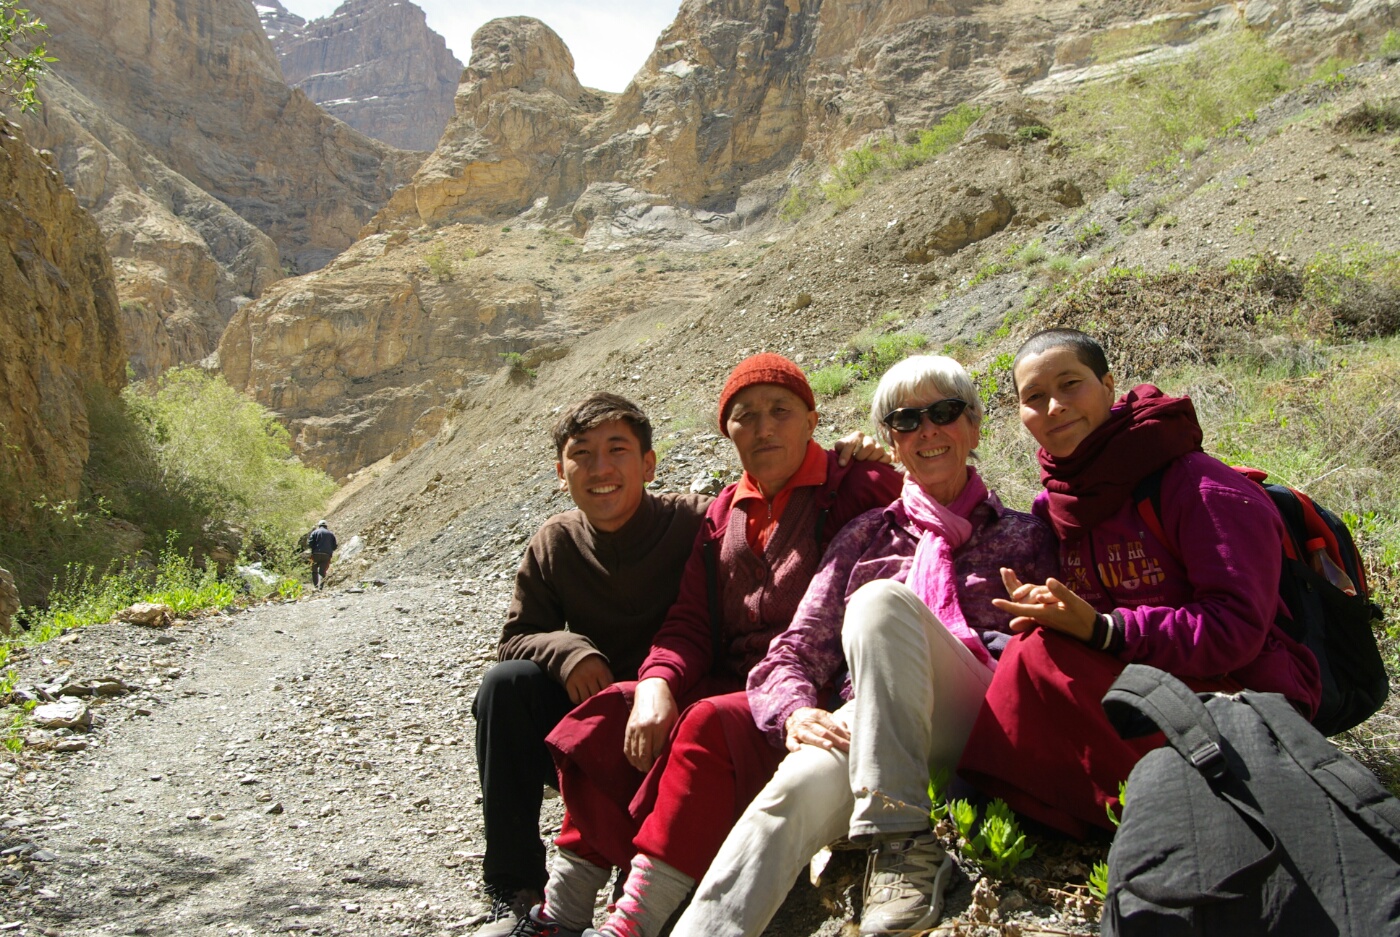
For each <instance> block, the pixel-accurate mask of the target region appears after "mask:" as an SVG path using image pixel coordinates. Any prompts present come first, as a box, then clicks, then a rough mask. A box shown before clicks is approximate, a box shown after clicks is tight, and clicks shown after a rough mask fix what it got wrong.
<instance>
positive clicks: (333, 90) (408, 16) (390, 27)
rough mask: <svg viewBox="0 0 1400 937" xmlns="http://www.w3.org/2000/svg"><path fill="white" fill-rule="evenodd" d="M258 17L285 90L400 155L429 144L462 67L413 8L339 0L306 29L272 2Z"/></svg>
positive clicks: (389, 1) (448, 108)
mask: <svg viewBox="0 0 1400 937" xmlns="http://www.w3.org/2000/svg"><path fill="white" fill-rule="evenodd" d="M258 14H259V17H260V18H261V20H262V22H263V25H264V28H265V29H266V30H267V34H268V38H269V39H270V40H272V46H273V48H274V49H276V50H277V57H278V60H279V61H280V62H281V64H282V75H283V77H284V78H285V79H286V81H287V84H289V85H291V86H292V87H294V88H299V89H301V90H302V91H304V92H306V96H307V97H309V98H310V99H311V100H312V101H315V102H316V103H317V104H319V105H320V106H321V108H322V109H323V110H325V111H326V113H328V114H330V115H331V116H333V117H336V118H338V119H339V120H342V121H344V122H345V123H346V124H348V125H350V126H351V127H354V128H355V129H356V130H358V131H360V133H363V134H364V135H365V136H369V137H373V138H375V139H376V140H382V141H384V142H385V143H387V144H389V145H390V146H395V147H398V148H400V149H404V150H424V151H427V150H432V149H433V148H434V147H436V146H437V143H438V138H439V137H441V136H442V130H443V128H444V127H446V126H447V122H448V121H449V120H450V119H451V118H452V114H453V107H452V102H453V99H454V97H455V96H456V93H457V83H458V80H459V79H460V78H461V77H462V63H461V62H460V61H458V60H457V57H456V56H454V55H453V54H452V52H451V50H449V49H448V48H447V43H446V41H445V40H444V39H443V38H442V37H441V36H439V35H438V34H437V33H435V32H433V31H432V30H431V29H430V28H428V23H427V20H426V18H425V16H424V14H423V10H422V9H421V8H420V7H418V6H417V5H416V4H414V3H409V2H407V0H347V2H345V3H342V4H341V5H340V6H339V7H337V8H336V9H335V11H334V12H333V13H331V14H330V15H329V16H325V17H321V18H320V19H316V20H312V21H311V22H309V23H307V22H305V21H300V17H292V16H291V15H290V14H288V13H287V11H286V9H285V8H283V7H282V5H281V4H280V3H277V2H276V0H272V3H271V5H265V6H259V7H258ZM298 21H300V22H298Z"/></svg>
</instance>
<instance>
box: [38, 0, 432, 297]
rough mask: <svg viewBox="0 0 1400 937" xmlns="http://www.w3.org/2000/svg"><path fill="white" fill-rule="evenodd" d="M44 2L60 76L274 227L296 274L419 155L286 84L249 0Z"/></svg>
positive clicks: (245, 214) (329, 249)
mask: <svg viewBox="0 0 1400 937" xmlns="http://www.w3.org/2000/svg"><path fill="white" fill-rule="evenodd" d="M32 6H33V11H34V13H35V14H36V15H37V16H39V17H40V18H41V19H42V20H44V21H45V22H46V23H48V24H49V34H48V37H47V38H48V47H49V51H50V53H52V54H53V55H55V56H56V57H57V58H58V62H57V63H56V64H55V65H54V72H55V74H57V75H58V76H59V77H60V78H62V79H63V80H64V81H66V82H67V83H68V84H69V85H70V86H71V87H72V88H73V89H74V90H75V91H77V92H78V93H79V94H80V95H81V96H82V97H83V98H84V99H86V101H88V102H90V104H91V105H92V106H94V107H96V108H97V109H99V111H100V113H101V114H103V115H104V116H105V117H106V118H107V119H110V120H111V121H113V122H114V123H117V124H120V125H121V126H122V127H123V128H125V130H127V131H128V132H129V133H130V134H131V135H132V137H133V138H134V139H135V140H137V141H139V142H140V143H141V144H142V145H143V146H144V147H145V148H146V149H147V150H148V152H149V153H150V154H151V155H153V156H154V157H155V158H156V159H158V160H159V161H160V162H162V163H164V164H165V165H166V166H167V167H168V168H169V169H171V170H173V171H174V172H175V173H178V174H179V175H181V176H183V177H184V178H185V179H186V180H188V181H190V182H192V183H193V184H194V185H195V186H197V187H198V188H200V189H201V190H203V191H204V192H207V193H209V194H210V195H212V196H214V198H216V199H217V200H218V201H220V202H223V203H224V204H225V205H227V206H228V207H229V208H231V209H233V211H234V212H236V213H237V214H238V215H239V216H241V217H242V218H243V219H245V220H246V221H248V222H250V223H251V224H253V225H254V226H255V227H257V228H258V229H259V230H261V231H262V232H263V233H265V234H267V235H268V236H269V237H271V238H272V240H273V241H274V242H276V244H277V246H278V248H279V249H280V251H281V254H282V258H283V262H284V263H285V264H286V265H287V266H289V267H290V268H291V269H293V270H294V271H304V270H313V269H316V268H317V267H320V266H322V265H323V264H325V262H326V261H327V260H329V259H330V258H331V257H333V256H334V255H335V254H337V253H339V252H340V251H341V250H343V249H344V248H345V247H346V246H348V245H349V244H350V243H351V241H353V240H354V238H355V235H356V233H357V232H358V230H359V228H360V227H361V226H362V225H363V224H364V222H365V221H366V220H368V219H369V218H370V217H371V216H372V215H373V213H374V212H375V210H376V209H377V208H378V207H379V206H380V205H382V204H383V203H384V201H385V200H386V199H387V198H388V196H389V194H390V193H391V192H392V191H393V190H394V189H395V188H397V187H398V186H399V185H400V184H401V183H403V182H405V181H407V179H408V178H409V177H410V176H411V174H412V172H413V170H414V169H415V168H416V167H417V165H418V162H419V160H420V157H419V156H417V155H415V154H412V153H406V152H404V151H401V150H395V149H393V148H392V147H389V146H388V145H386V144H383V143H380V142H378V141H376V140H371V139H369V138H367V137H365V136H363V135H362V134H360V133H358V132H356V131H354V130H352V129H351V128H349V127H347V126H346V125H345V124H343V123H341V122H339V121H337V120H334V119H332V118H330V117H329V116H327V115H326V114H325V113H324V112H323V111H321V110H320V109H319V108H318V107H316V105H315V104H313V103H312V102H311V101H310V100H309V99H308V98H307V97H306V96H305V95H304V94H302V93H301V92H299V91H295V90H293V89H291V88H289V87H287V85H286V84H285V83H284V82H283V80H282V75H281V69H280V67H279V66H278V63H277V56H276V53H275V52H274V51H273V49H272V45H271V43H270V42H269V41H268V39H267V36H266V35H265V34H264V32H263V29H262V26H261V24H260V23H259V22H258V17H257V12H256V11H255V10H254V8H253V7H252V5H250V4H249V3H247V2H246V0H103V2H101V3H97V4H94V3H91V2H86V0H43V2H41V3H36V4H33V5H32ZM75 145H76V144H75Z"/></svg>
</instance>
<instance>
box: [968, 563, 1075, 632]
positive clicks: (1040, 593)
mask: <svg viewBox="0 0 1400 937" xmlns="http://www.w3.org/2000/svg"><path fill="white" fill-rule="evenodd" d="M1008 573H1010V580H1011V581H1008V575H1007V574H1008ZM1012 581H1014V582H1015V587H1014V588H1013V587H1012ZM1002 582H1003V584H1005V585H1006V586H1007V592H1008V593H1009V594H1010V595H1011V599H992V604H993V605H995V606H996V607H997V608H999V609H1001V610H1002V611H1003V612H1006V613H1007V614H1009V615H1012V616H1013V617H1012V619H1011V630H1012V631H1016V632H1021V631H1029V630H1030V629H1031V628H1034V627H1036V626H1037V625H1044V626H1045V627H1047V628H1053V629H1054V630H1056V631H1062V632H1064V633H1065V634H1067V635H1070V636H1071V637H1075V638H1078V639H1079V640H1081V641H1088V640H1089V638H1090V637H1092V636H1093V634H1094V621H1095V620H1096V619H1097V618H1098V615H1099V613H1098V612H1096V611H1094V607H1093V606H1092V605H1090V604H1089V603H1088V602H1086V601H1084V600H1083V599H1081V598H1080V597H1079V596H1078V595H1076V594H1075V592H1074V590H1073V589H1071V588H1070V587H1069V586H1067V585H1065V584H1064V583H1062V582H1060V581H1059V580H1058V579H1047V580H1045V584H1044V585H1040V586H1037V585H1031V584H1026V583H1021V582H1020V581H1019V580H1017V579H1016V576H1015V573H1011V571H1010V570H1005V569H1004V570H1002Z"/></svg>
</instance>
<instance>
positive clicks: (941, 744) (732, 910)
mask: <svg viewBox="0 0 1400 937" xmlns="http://www.w3.org/2000/svg"><path fill="white" fill-rule="evenodd" d="M841 641H842V645H843V647H844V649H845V653H846V660H847V662H848V664H849V665H850V668H851V681H852V686H853V689H854V691H855V698H854V699H853V700H851V701H850V702H849V703H847V704H846V705H844V706H842V707H841V708H840V709H839V710H837V713H836V716H837V718H839V719H840V720H841V721H842V722H844V723H845V724H846V725H847V726H848V727H849V729H850V732H851V751H850V754H849V755H847V754H845V753H843V752H833V751H827V750H825V749H822V748H817V747H815V746H811V745H804V746H802V748H801V749H799V750H798V751H796V752H790V753H788V755H787V757H786V758H784V759H783V761H782V763H781V764H780V765H779V766H778V771H777V773H776V774H775V775H774V776H773V779H772V780H771V781H769V782H768V785H767V786H766V787H764V789H763V790H762V791H760V792H759V794H758V796H757V797H756V798H754V801H753V803H751V804H750V805H749V807H748V809H747V810H745V811H744V814H743V816H742V817H740V818H739V822H738V824H736V825H735V827H734V829H733V831H731V832H730V834H729V836H728V838H727V839H725V841H724V845H723V846H722V847H721V848H720V851H719V854H718V855H717V856H715V860H714V862H713V863H711V865H710V869H709V871H708V872H706V873H705V877H704V878H703V879H701V881H700V884H699V886H698V888H697V889H696V892H695V897H694V898H693V899H691V902H690V907H689V908H688V909H686V912H685V914H683V915H682V916H681V919H680V921H678V922H677V924H676V927H675V929H674V930H673V931H672V934H673V937H740V935H752V937H757V935H758V934H760V933H762V931H763V929H764V928H765V927H766V926H767V925H768V922H769V921H770V920H772V918H773V915H774V914H776V913H777V911H778V908H779V907H781V906H782V903H783V900H784V899H785V898H786V897H787V893H788V891H789V890H790V889H791V888H792V884H793V882H794V881H795V880H796V878H797V875H798V873H800V872H801V870H802V867H803V866H804V865H805V864H806V863H807V862H808V860H810V859H811V858H812V856H813V855H815V854H816V852H817V850H819V849H821V848H822V847H823V846H825V845H827V844H828V843H831V842H834V841H835V840H837V839H839V838H841V836H842V835H851V836H861V835H867V836H868V835H870V834H878V833H899V832H905V831H913V830H924V829H927V828H928V815H929V807H930V804H929V798H928V781H929V772H930V771H931V770H937V769H946V770H949V771H951V770H952V769H953V768H954V767H956V765H957V762H958V759H959V757H961V755H962V750H963V746H964V745H966V744H967V737H968V734H969V733H970V732H971V731H972V723H973V721H974V720H975V719H976V718H977V711H978V709H979V708H980V707H981V705H982V698H983V697H984V696H985V695H986V693H987V685H988V684H989V683H990V682H991V679H992V671H991V670H990V669H989V668H987V667H986V666H984V665H983V664H982V662H981V661H979V660H978V659H977V658H976V657H974V656H973V654H972V652H971V651H970V650H968V648H967V647H966V645H964V644H963V643H962V642H961V641H959V640H958V639H957V638H955V637H953V636H952V635H951V634H949V633H948V630H947V629H946V628H944V627H943V625H942V624H941V623H940V622H939V621H938V619H937V618H936V617H934V614H933V613H932V612H931V611H929V609H928V606H926V605H925V604H924V603H923V602H922V601H921V600H920V599H919V598H918V596H916V595H915V594H914V593H913V592H912V591H910V590H909V589H908V588H907V587H906V586H904V585H902V584H900V583H895V582H890V581H888V580H881V581H877V582H871V583H867V584H866V585H864V586H862V587H861V588H860V589H858V590H857V591H856V593H855V594H854V595H852V596H851V600H850V602H849V603H848V605H847V606H846V616H845V621H844V623H843V626H842V631H841Z"/></svg>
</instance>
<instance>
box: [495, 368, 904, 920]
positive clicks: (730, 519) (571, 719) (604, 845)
mask: <svg viewBox="0 0 1400 937" xmlns="http://www.w3.org/2000/svg"><path fill="white" fill-rule="evenodd" d="M717 415H718V417H719V426H720V429H721V430H722V432H723V433H724V435H725V436H727V437H729V439H730V440H731V441H732V442H733V444H734V448H735V450H736V451H737V454H738V456H739V461H740V462H741V463H742V464H743V466H744V475H743V477H742V479H741V480H740V481H739V482H737V483H736V484H733V485H730V486H728V487H727V488H725V489H724V491H722V492H721V493H720V495H719V497H718V498H716V500H715V501H714V502H713V503H712V504H711V505H710V507H709V509H708V510H707V511H706V513H705V520H704V524H703V526H702V532H701V534H700V535H699V537H698V538H697V539H696V541H695V544H694V547H693V549H692V550H691V552H690V558H689V559H688V560H687V561H686V563H685V572H684V575H683V576H682V577H681V579H680V583H681V585H680V593H679V598H678V599H677V601H676V603H675V605H674V606H673V607H672V608H671V610H670V611H669V612H668V613H666V616H665V618H666V621H665V624H663V625H662V627H661V629H660V630H659V631H658V632H657V635H656V638H655V639H654V640H653V642H652V647H651V649H650V651H649V652H648V654H647V657H646V660H645V662H644V663H643V664H642V666H641V667H640V668H639V670H638V677H639V679H638V682H631V681H627V682H621V681H619V682H618V683H615V684H613V685H612V686H611V687H609V688H608V689H606V690H604V691H602V692H600V693H598V694H597V695H595V696H593V697H591V698H590V699H589V700H588V701H587V702H585V703H583V704H582V705H580V706H579V707H578V708H576V709H575V710H574V711H573V712H572V713H570V714H569V715H568V716H567V717H566V718H565V719H564V720H563V721H562V722H560V724H559V725H558V726H557V727H556V728H555V729H554V731H553V732H551V733H550V735H549V738H548V739H547V743H548V745H549V747H550V749H551V751H553V752H554V755H555V763H556V764H557V765H558V766H559V781H560V788H559V790H560V793H561V794H562V795H563V797H564V805H565V809H566V813H565V818H564V823H563V828H562V830H561V831H560V834H559V836H558V838H556V839H555V846H556V847H558V853H557V855H556V857H555V859H554V863H553V866H552V868H551V870H550V876H549V881H548V883H547V884H546V885H545V889H544V892H545V894H544V901H543V902H541V903H540V904H538V905H536V906H534V907H532V908H531V909H530V912H529V915H528V917H526V918H522V919H521V920H520V922H519V924H520V926H519V927H517V929H516V930H515V932H514V937H535V935H541V937H570V935H579V934H581V933H582V932H583V930H584V929H585V928H587V927H588V926H589V924H590V923H591V922H592V920H593V909H594V900H595V898H596V896H597V892H598V891H599V889H601V888H602V887H603V885H604V884H605V882H606V881H607V878H608V874H609V870H610V869H611V868H612V867H621V868H623V869H630V871H629V872H628V874H627V880H626V882H625V883H624V885H623V892H624V894H623V896H622V897H621V898H620V899H619V900H618V902H617V904H616V905H615V910H614V912H613V913H612V915H611V916H610V917H609V918H608V920H607V922H605V923H604V924H602V925H601V926H600V927H599V928H598V933H599V934H602V935H607V937H624V935H626V937H655V935H656V934H657V933H658V932H659V931H660V929H661V924H662V923H663V922H664V921H665V919H666V917H667V916H669V914H670V912H671V911H672V910H674V909H675V907H676V906H677V905H679V903H680V901H681V899H683V898H684V897H685V894H686V892H687V891H689V889H690V887H691V886H692V885H693V884H694V880H695V879H696V878H698V877H700V875H702V874H703V873H704V870H705V867H706V866H708V865H709V862H710V859H711V857H712V856H713V855H714V853H715V850H717V849H718V848H719V845H720V842H721V841H722V840H723V839H724V834H725V833H726V832H727V831H728V828H729V825H730V824H731V823H733V822H734V820H735V819H736V818H737V816H738V812H739V810H742V809H743V807H744V806H745V805H746V804H747V802H748V799H749V798H750V797H752V796H753V794H754V793H756V792H757V791H758V789H759V788H761V787H762V786H763V784H764V782H765V781H767V780H768V775H769V774H771V772H772V769H773V767H776V765H777V762H778V760H779V757H778V753H777V752H773V753H772V755H771V757H770V752H769V749H770V748H771V746H770V745H769V744H768V742H767V740H766V739H764V738H763V737H762V736H761V735H759V734H758V733H757V730H755V729H753V720H752V717H751V716H750V715H749V712H748V705H747V700H746V697H745V696H744V693H743V687H744V675H745V674H746V673H747V672H748V669H749V667H750V666H751V665H752V664H753V663H755V662H756V661H757V660H758V659H759V658H761V657H762V656H763V654H764V651H765V650H766V649H767V647H768V641H769V639H771V638H772V637H773V636H774V635H775V634H777V633H778V632H780V631H782V630H783V629H784V628H785V627H786V626H787V624H788V621H789V620H790V619H791V617H792V613H793V610H794V608H795V607H796V605H797V600H798V599H799V598H801V596H802V593H803V591H804V590H805V589H806V588H807V583H808V581H809V580H810V579H811V577H812V574H813V572H815V570H816V568H817V563H818V561H819V560H820V559H821V553H822V549H823V548H824V546H825V545H826V543H828V542H829V541H830V539H831V538H832V537H834V536H835V535H836V533H837V532H838V531H839V530H840V529H841V527H842V526H843V525H844V524H845V523H846V522H847V521H849V520H850V519H852V518H853V517H855V516H856V515H858V514H862V513H864V512H865V511H867V510H869V509H870V508H873V507H877V506H879V507H883V506H884V505H886V504H888V503H889V502H890V501H891V500H892V499H893V498H894V497H895V496H896V495H897V494H898V493H899V489H900V476H899V474H898V473H897V472H895V471H894V470H893V469H891V468H889V467H888V466H886V465H875V464H872V463H870V462H864V463H861V464H860V465H850V466H842V465H841V464H840V460H839V459H838V458H837V456H836V454H835V453H833V452H828V451H826V450H825V449H823V448H822V447H821V446H820V445H818V444H816V443H815V442H814V441H813V440H812V433H813V431H814V430H815V429H816V427H817V411H816V406H815V401H814V399H813V395H812V389H811V385H810V384H809V383H808V381H807V378H806V375H805V374H803V372H802V369H801V368H800V367H798V366H797V365H796V364H795V363H793V362H792V361H789V360H788V359H787V358H784V357H782V356H781V355H776V354H759V355H754V356H752V357H750V358H747V359H745V360H744V361H742V362H740V363H739V365H738V366H737V367H736V368H735V369H734V370H733V371H732V372H731V373H730V375H729V379H728V381H727V382H726V383H725V385H724V389H723V391H722V392H721V394H720V399H719V406H718V408H717ZM716 694H723V695H716ZM697 700H703V702H698V703H696V704H695V705H693V706H690V705H689V704H690V703H693V702H696V701H697ZM740 723H742V724H746V725H747V726H748V727H749V729H750V730H751V731H750V732H749V733H748V734H747V735H743V736H737V735H736V736H735V737H736V738H738V744H737V746H735V747H730V746H729V745H728V741H729V738H730V736H729V727H730V726H731V724H733V725H738V724H740ZM643 897H645V900H643Z"/></svg>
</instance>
